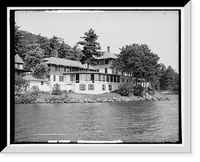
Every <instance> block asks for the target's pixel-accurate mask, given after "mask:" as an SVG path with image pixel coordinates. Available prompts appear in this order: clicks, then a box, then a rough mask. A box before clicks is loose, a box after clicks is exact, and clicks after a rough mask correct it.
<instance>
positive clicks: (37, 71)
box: [33, 62, 49, 76]
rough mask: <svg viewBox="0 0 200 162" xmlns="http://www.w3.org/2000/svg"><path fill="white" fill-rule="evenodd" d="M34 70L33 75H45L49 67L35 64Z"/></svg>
mask: <svg viewBox="0 0 200 162" xmlns="http://www.w3.org/2000/svg"><path fill="white" fill-rule="evenodd" d="M33 69H34V72H33V73H34V75H41V76H42V75H46V74H48V72H49V67H48V66H47V65H46V64H44V63H42V62H41V63H39V64H36V66H35V67H34V68H33Z"/></svg>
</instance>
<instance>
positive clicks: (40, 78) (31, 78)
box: [23, 74, 48, 82]
mask: <svg viewBox="0 0 200 162" xmlns="http://www.w3.org/2000/svg"><path fill="white" fill-rule="evenodd" d="M23 78H24V79H25V80H26V81H40V82H41V81H43V82H47V81H48V80H47V79H45V78H44V77H43V76H36V75H32V74H30V75H26V76H24V77H23Z"/></svg>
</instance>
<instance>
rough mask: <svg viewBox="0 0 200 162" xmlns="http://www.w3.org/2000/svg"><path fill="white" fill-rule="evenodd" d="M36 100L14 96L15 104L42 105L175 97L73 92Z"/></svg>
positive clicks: (159, 99)
mask: <svg viewBox="0 0 200 162" xmlns="http://www.w3.org/2000/svg"><path fill="white" fill-rule="evenodd" d="M37 95H38V96H37V98H36V99H33V100H31V99H29V100H21V99H20V96H15V104H42V103H50V104H51V103H104V102H128V101H166V100H170V99H169V96H168V95H177V93H176V92H172V91H170V92H157V91H156V92H155V94H152V95H149V94H148V93H147V95H146V96H143V97H141V96H134V95H132V96H121V95H119V94H117V93H106V94H98V95H94V94H77V93H73V92H69V93H65V92H63V93H62V94H61V95H51V94H47V93H41V92H40V93H39V94H37Z"/></svg>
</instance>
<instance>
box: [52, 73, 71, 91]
mask: <svg viewBox="0 0 200 162" xmlns="http://www.w3.org/2000/svg"><path fill="white" fill-rule="evenodd" d="M54 76H55V81H54ZM56 83H58V84H59V85H60V89H61V90H62V91H63V90H67V91H68V90H69V89H70V87H71V84H70V76H69V75H63V81H60V80H59V75H50V90H51V91H52V90H53V87H54V85H55V84H56Z"/></svg>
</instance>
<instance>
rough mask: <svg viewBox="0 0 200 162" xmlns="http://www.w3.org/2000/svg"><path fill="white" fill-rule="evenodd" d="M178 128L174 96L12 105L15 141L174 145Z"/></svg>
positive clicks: (176, 106) (176, 103) (176, 100)
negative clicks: (153, 99) (113, 141)
mask: <svg viewBox="0 0 200 162" xmlns="http://www.w3.org/2000/svg"><path fill="white" fill-rule="evenodd" d="M178 125H179V124H178V97H177V96H173V97H171V100H170V101H159V102H153V101H152V102H121V103H92V104H91V103H73V104H27V105H26V104H25V105H21V104H17V105H15V142H47V141H48V140H71V141H77V140H98V141H100V140H104V141H105V140H122V141H124V142H161V141H171V142H175V141H178Z"/></svg>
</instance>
